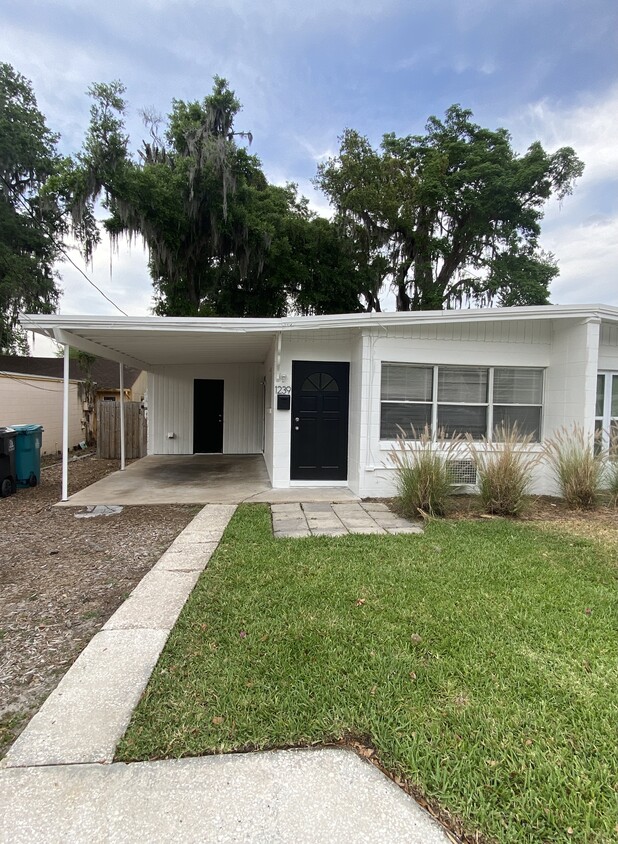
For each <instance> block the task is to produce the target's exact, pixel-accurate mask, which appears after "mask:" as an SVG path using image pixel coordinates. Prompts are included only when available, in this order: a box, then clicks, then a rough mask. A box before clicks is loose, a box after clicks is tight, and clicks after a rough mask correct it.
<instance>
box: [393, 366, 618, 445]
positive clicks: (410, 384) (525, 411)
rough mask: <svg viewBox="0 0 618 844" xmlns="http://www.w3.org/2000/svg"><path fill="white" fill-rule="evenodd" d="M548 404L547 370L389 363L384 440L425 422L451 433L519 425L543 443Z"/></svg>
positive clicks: (481, 433)
mask: <svg viewBox="0 0 618 844" xmlns="http://www.w3.org/2000/svg"><path fill="white" fill-rule="evenodd" d="M617 397H618V393H617ZM542 405H543V370H542V369H530V368H520V367H468V366H417V365H416V364H408V363H403V364H402V363H383V364H382V389H381V419H380V439H383V440H391V439H395V438H396V437H397V436H398V434H400V433H401V429H403V431H404V432H405V433H406V434H407V435H409V434H410V432H411V429H412V428H414V430H415V431H417V432H419V431H422V430H423V428H424V427H425V426H428V427H429V428H430V429H431V430H433V431H443V432H444V434H445V435H446V436H447V437H452V436H454V435H455V434H456V433H458V434H470V436H472V437H473V438H474V439H481V437H488V438H491V435H492V432H494V438H495V431H496V429H497V428H500V427H501V426H502V425H504V426H506V427H509V428H512V427H513V426H514V425H515V424H517V428H518V430H519V432H520V433H521V434H522V435H529V436H530V437H531V438H532V440H533V441H534V442H539V441H540V439H541V412H542Z"/></svg>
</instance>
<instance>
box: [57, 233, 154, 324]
mask: <svg viewBox="0 0 618 844" xmlns="http://www.w3.org/2000/svg"><path fill="white" fill-rule="evenodd" d="M69 254H70V255H71V258H72V260H73V261H74V262H75V263H76V264H77V265H78V266H79V267H81V269H82V270H83V271H84V272H85V274H86V275H87V276H88V278H90V279H91V280H92V281H93V282H94V283H95V284H96V285H97V287H99V288H101V290H102V291H103V292H104V293H105V294H106V295H107V296H108V297H109V298H110V299H111V300H112V301H113V302H115V303H116V305H118V307H119V308H121V309H122V310H123V311H125V313H127V314H128V315H129V316H146V315H147V314H149V313H150V308H151V306H152V281H151V279H150V276H149V274H148V254H147V251H146V250H145V249H144V247H143V246H142V243H141V241H140V240H138V241H136V242H134V243H133V244H129V243H127V242H126V241H124V240H123V241H121V242H120V243H119V244H118V247H117V248H116V247H112V245H111V244H110V242H109V238H108V237H107V235H106V234H105V233H103V234H102V242H101V245H100V246H99V247H98V249H97V250H96V252H95V254H94V258H93V263H92V266H86V264H85V262H84V260H83V259H82V258H81V256H80V255H79V253H78V252H77V250H71V252H70V253H69ZM58 270H59V272H60V275H61V280H60V287H61V288H62V291H63V294H62V298H61V302H60V312H61V313H63V314H110V316H118V315H119V312H118V310H116V308H114V306H113V305H112V304H110V303H109V302H108V301H107V300H106V299H105V298H104V297H103V296H102V295H101V294H100V293H99V292H98V291H97V290H95V288H94V287H92V286H91V285H90V284H89V283H88V282H87V281H86V279H85V278H84V277H83V275H82V274H81V273H80V272H79V271H78V270H77V269H75V267H73V266H71V264H70V263H69V262H66V261H65V262H63V263H62V264H59V265H58Z"/></svg>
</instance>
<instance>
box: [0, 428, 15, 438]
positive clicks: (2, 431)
mask: <svg viewBox="0 0 618 844" xmlns="http://www.w3.org/2000/svg"><path fill="white" fill-rule="evenodd" d="M14 433H15V428H0V437H3V436H5V435H6V434H14Z"/></svg>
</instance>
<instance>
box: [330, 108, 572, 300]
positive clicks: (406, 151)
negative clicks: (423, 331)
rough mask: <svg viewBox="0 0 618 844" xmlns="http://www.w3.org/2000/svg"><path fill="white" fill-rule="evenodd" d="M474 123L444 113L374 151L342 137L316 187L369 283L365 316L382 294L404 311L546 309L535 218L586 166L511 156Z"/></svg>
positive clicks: (459, 113)
mask: <svg viewBox="0 0 618 844" xmlns="http://www.w3.org/2000/svg"><path fill="white" fill-rule="evenodd" d="M471 117H472V113H471V112H470V111H468V110H466V109H463V108H461V107H460V106H458V105H454V106H451V107H450V108H449V109H448V110H447V112H446V117H445V119H444V120H443V121H441V120H439V119H438V118H436V117H431V118H429V121H428V122H427V126H426V133H425V135H410V136H408V137H403V138H398V137H396V136H395V135H394V134H392V133H391V134H387V135H384V137H383V139H382V144H381V146H380V150H374V149H373V148H372V146H371V144H370V143H369V141H368V140H367V138H365V137H363V136H362V135H360V134H359V133H358V132H356V131H355V130H352V129H347V130H346V131H345V132H344V134H343V137H342V138H341V147H340V150H339V154H338V155H337V156H336V157H335V158H332V159H330V160H329V161H328V162H326V163H325V164H322V165H320V167H319V168H318V175H317V178H316V184H317V186H318V187H320V188H321V189H322V190H323V191H324V193H325V194H326V195H327V196H328V197H329V199H330V201H331V203H332V204H333V206H334V208H335V209H336V212H337V221H338V223H339V225H340V226H341V228H342V230H343V231H344V232H345V233H346V236H347V237H349V238H351V239H352V240H353V242H354V243H355V247H356V254H357V256H358V260H359V266H361V265H363V266H364V267H365V269H366V271H367V273H368V277H370V278H371V279H372V284H369V285H365V288H364V290H363V293H364V296H365V299H366V301H367V303H368V307H376V309H379V308H378V307H377V306H376V299H377V293H378V292H379V290H380V288H381V287H382V286H383V285H384V284H386V283H390V284H393V285H394V287H395V289H396V291H397V308H398V310H403V311H407V310H431V309H435V310H440V309H442V308H451V307H456V306H460V305H461V304H462V303H463V302H466V301H468V302H475V303H478V304H491V303H493V302H497V303H498V304H503V305H524V304H526V305H531V304H535V305H539V304H547V302H548V285H549V282H550V281H551V280H552V279H553V278H554V277H555V275H556V274H557V272H558V271H557V268H556V265H555V262H554V260H553V257H552V256H551V255H547V254H544V253H542V252H541V251H540V250H539V248H538V236H539V233H540V221H541V219H542V216H543V206H544V205H545V203H546V202H547V200H548V199H549V198H550V197H551V196H556V197H558V198H559V199H561V198H563V197H564V196H566V195H567V194H569V193H570V192H571V190H572V186H573V183H574V181H575V179H576V178H577V177H578V176H580V175H581V173H582V171H583V164H582V163H581V161H580V160H579V159H578V158H577V156H576V155H575V152H574V151H573V150H572V149H571V148H569V147H564V148H562V149H559V150H558V151H557V152H555V153H553V154H549V153H546V152H545V150H544V149H543V148H542V146H541V145H540V144H539V143H533V144H532V145H531V146H530V148H529V149H528V151H527V152H526V153H525V154H524V155H521V156H519V155H517V154H516V153H515V152H514V151H513V149H512V147H511V139H510V136H509V134H508V132H507V131H506V130H505V129H498V130H497V131H491V130H489V129H484V128H482V127H481V126H478V125H476V124H475V123H473V122H472V121H471Z"/></svg>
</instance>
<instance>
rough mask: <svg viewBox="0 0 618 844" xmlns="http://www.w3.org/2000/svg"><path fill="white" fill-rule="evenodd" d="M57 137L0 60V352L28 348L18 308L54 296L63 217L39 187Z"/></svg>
mask: <svg viewBox="0 0 618 844" xmlns="http://www.w3.org/2000/svg"><path fill="white" fill-rule="evenodd" d="M57 141H58V136H57V135H55V134H54V133H53V132H51V131H50V130H49V129H48V128H47V125H46V123H45V118H44V117H43V115H42V114H41V112H40V111H39V109H38V107H37V103H36V98H35V96H34V93H33V91H32V86H31V84H30V82H29V81H28V80H27V79H25V78H24V77H23V76H22V75H21V74H19V73H17V72H16V71H15V70H14V69H13V68H12V67H11V65H9V64H5V63H0V351H1V352H2V353H18V352H22V353H23V352H27V350H28V346H27V343H26V338H25V335H24V333H23V332H22V331H21V330H20V328H19V326H18V324H17V318H18V314H19V312H20V311H28V312H30V313H51V312H52V311H53V310H54V308H55V306H56V302H57V300H58V290H57V287H56V283H55V280H54V273H53V263H54V261H55V260H56V258H57V257H58V254H59V250H58V247H57V245H56V242H55V240H54V237H55V235H56V234H59V233H61V232H62V231H63V224H62V220H61V218H60V217H59V215H58V213H57V209H56V208H55V206H54V205H53V203H48V202H47V201H46V200H45V198H44V196H43V190H44V187H45V185H46V183H47V182H48V180H49V179H50V177H51V176H52V175H53V174H54V173H55V172H57V170H58V169H59V167H60V159H59V157H58V154H57V152H56V144H57Z"/></svg>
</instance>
